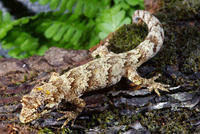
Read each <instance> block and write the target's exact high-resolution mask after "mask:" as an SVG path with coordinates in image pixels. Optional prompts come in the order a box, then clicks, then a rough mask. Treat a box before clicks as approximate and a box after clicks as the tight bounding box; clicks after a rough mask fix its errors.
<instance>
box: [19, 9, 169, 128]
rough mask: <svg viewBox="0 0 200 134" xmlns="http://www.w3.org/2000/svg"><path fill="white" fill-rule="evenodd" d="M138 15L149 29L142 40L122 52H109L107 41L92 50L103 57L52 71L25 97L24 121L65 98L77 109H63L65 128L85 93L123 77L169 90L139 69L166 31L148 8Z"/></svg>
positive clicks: (157, 47)
mask: <svg viewBox="0 0 200 134" xmlns="http://www.w3.org/2000/svg"><path fill="white" fill-rule="evenodd" d="M138 18H141V19H142V20H143V21H144V22H145V23H146V24H147V26H148V30H149V33H148V35H147V37H146V39H145V40H144V41H143V42H141V43H140V44H139V45H138V46H137V47H136V48H135V49H133V50H130V51H128V52H125V53H120V54H115V53H112V52H109V51H108V49H107V46H108V45H109V43H108V42H107V43H105V45H104V46H100V47H98V48H97V49H96V50H95V51H94V52H93V53H92V56H93V57H96V56H97V55H99V56H100V57H101V58H98V59H95V60H93V61H91V62H89V63H86V64H84V65H82V66H79V67H76V68H73V69H71V70H69V71H68V72H66V73H65V74H63V75H61V76H59V74H57V73H53V74H52V76H51V78H50V79H49V82H48V83H43V85H39V86H35V87H34V88H33V89H32V91H31V92H30V93H29V94H27V95H24V96H23V97H22V100H21V101H22V111H21V114H20V120H21V122H22V123H27V122H30V121H32V120H35V119H37V118H39V117H41V116H43V115H44V114H46V113H49V112H51V111H52V110H54V109H56V108H58V105H59V103H60V102H61V101H62V100H65V101H66V102H69V103H72V104H74V105H76V109H74V110H73V111H61V112H62V113H64V115H63V116H62V117H61V118H59V119H58V120H62V119H65V118H66V119H67V120H66V121H65V122H64V124H63V126H62V128H63V127H64V126H65V125H67V123H68V122H69V121H71V120H72V124H73V122H74V120H75V119H76V117H77V116H78V114H79V113H80V112H81V111H82V109H83V108H84V106H85V105H86V103H85V101H84V100H83V99H81V98H79V97H80V96H81V95H82V94H84V93H85V92H89V91H92V90H97V89H101V88H105V87H109V86H112V85H114V84H116V83H118V82H119V81H120V79H121V78H122V77H126V78H128V79H130V80H131V81H132V82H133V83H134V84H136V85H140V86H143V87H147V88H148V89H149V90H150V91H152V90H154V91H155V92H156V93H157V94H158V95H160V94H159V91H158V89H160V90H163V91H168V90H167V89H166V87H169V85H164V84H161V83H157V82H154V80H155V79H157V78H158V76H155V77H153V78H151V79H145V78H142V77H140V76H139V74H138V73H137V71H136V69H137V68H138V67H139V66H140V65H141V64H143V63H144V62H146V61H147V60H149V59H150V58H152V57H153V56H154V55H155V54H156V53H157V52H158V51H159V50H160V48H161V47H162V44H163V40H164V32H163V29H162V26H161V23H160V22H159V20H158V19H157V18H155V17H154V16H153V15H151V14H150V13H149V12H147V11H142V10H137V11H135V13H134V14H133V21H134V22H137V20H138Z"/></svg>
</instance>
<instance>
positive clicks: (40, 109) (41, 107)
mask: <svg viewBox="0 0 200 134" xmlns="http://www.w3.org/2000/svg"><path fill="white" fill-rule="evenodd" d="M43 110H44V105H41V106H39V107H38V108H37V112H38V113H40V112H42V111H43Z"/></svg>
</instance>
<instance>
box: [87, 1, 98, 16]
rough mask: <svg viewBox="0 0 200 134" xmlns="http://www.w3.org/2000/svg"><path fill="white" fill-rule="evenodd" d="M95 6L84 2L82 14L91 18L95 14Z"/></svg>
mask: <svg viewBox="0 0 200 134" xmlns="http://www.w3.org/2000/svg"><path fill="white" fill-rule="evenodd" d="M96 12H97V8H96V7H95V6H94V5H90V4H85V6H84V15H85V16H86V17H88V18H93V17H94V16H95V15H96Z"/></svg>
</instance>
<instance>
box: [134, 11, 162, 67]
mask: <svg viewBox="0 0 200 134" xmlns="http://www.w3.org/2000/svg"><path fill="white" fill-rule="evenodd" d="M139 19H142V20H143V21H144V22H145V23H146V25H147V27H148V30H149V33H148V35H147V37H146V38H145V40H144V41H143V42H141V43H140V44H139V45H138V46H137V47H136V48H135V49H136V50H138V51H139V52H140V53H142V55H141V57H139V58H140V59H142V60H141V63H140V65H141V64H142V63H144V62H146V61H147V60H149V59H150V58H152V57H153V56H154V55H156V54H157V52H158V51H159V50H160V48H161V47H162V45H163V41H164V30H163V28H162V25H161V23H160V21H159V20H158V19H157V18H156V17H155V16H153V15H152V14H151V13H149V12H148V11H144V10H136V11H135V12H134V14H133V16H132V20H133V23H137V22H138V20H139Z"/></svg>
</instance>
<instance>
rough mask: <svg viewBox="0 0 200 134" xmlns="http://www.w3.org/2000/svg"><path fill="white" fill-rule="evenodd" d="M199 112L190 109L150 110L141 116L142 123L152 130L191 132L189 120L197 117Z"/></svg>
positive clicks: (160, 131)
mask: <svg viewBox="0 0 200 134" xmlns="http://www.w3.org/2000/svg"><path fill="white" fill-rule="evenodd" d="M198 114H199V113H198V112H196V111H195V110H189V109H178V110H177V111H171V109H167V110H165V111H149V112H147V113H146V114H145V116H141V117H140V118H141V123H142V124H143V125H145V126H147V128H148V129H149V130H150V131H152V132H159V133H191V132H192V126H191V122H188V121H187V120H188V119H189V118H191V117H194V118H195V117H197V116H198Z"/></svg>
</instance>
